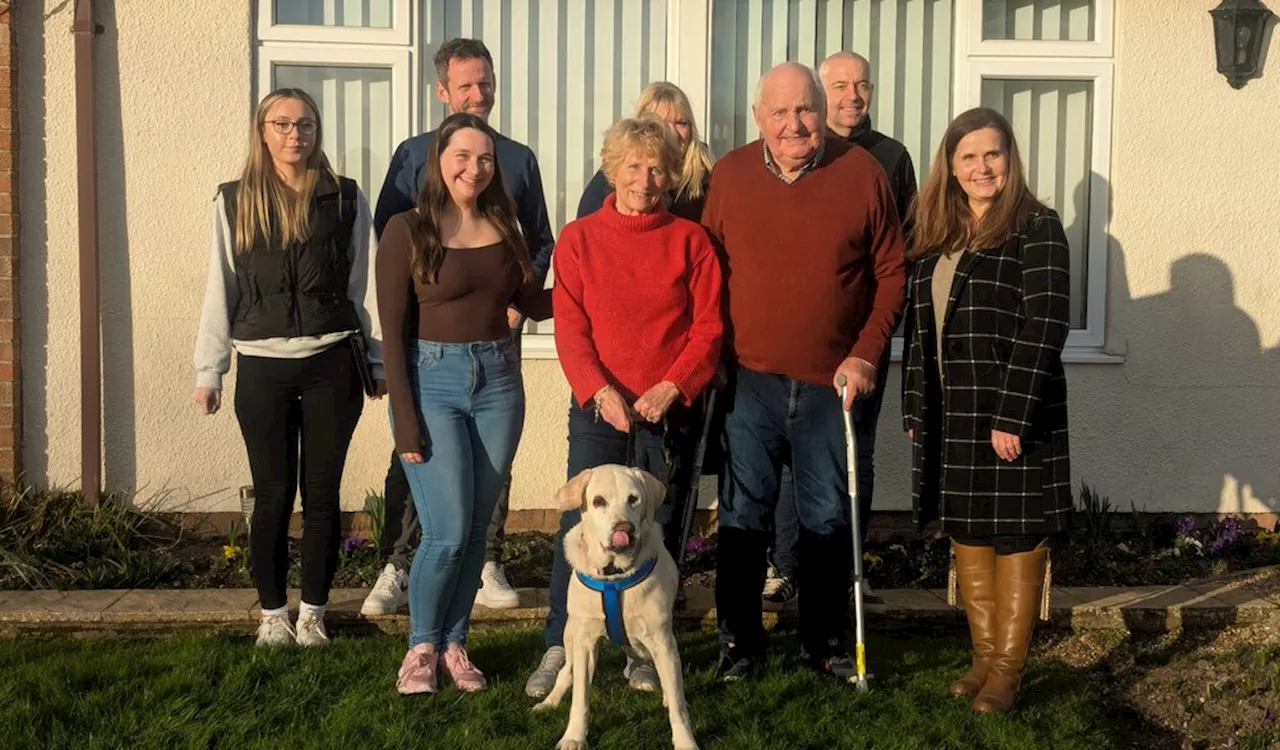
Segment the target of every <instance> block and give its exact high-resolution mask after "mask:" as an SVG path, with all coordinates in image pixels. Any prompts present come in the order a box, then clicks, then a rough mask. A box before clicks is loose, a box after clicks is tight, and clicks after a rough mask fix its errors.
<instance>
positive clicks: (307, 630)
mask: <svg viewBox="0 0 1280 750" xmlns="http://www.w3.org/2000/svg"><path fill="white" fill-rule="evenodd" d="M297 637H298V645H299V646H328V645H329V633H328V631H326V630H325V629H324V618H323V617H316V616H315V615H308V614H301V615H298V636H297Z"/></svg>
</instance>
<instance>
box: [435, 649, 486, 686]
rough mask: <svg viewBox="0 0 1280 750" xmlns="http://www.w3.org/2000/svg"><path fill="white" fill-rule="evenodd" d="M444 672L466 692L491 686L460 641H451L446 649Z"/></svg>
mask: <svg viewBox="0 0 1280 750" xmlns="http://www.w3.org/2000/svg"><path fill="white" fill-rule="evenodd" d="M442 668H443V670H444V674H445V676H446V677H448V678H449V679H450V680H453V684H455V685H457V686H458V689H459V690H461V691H462V692H464V693H474V692H476V691H478V690H484V689H485V688H487V687H489V683H488V682H487V681H485V679H484V674H482V673H481V672H480V670H478V669H476V665H474V664H472V663H471V660H470V659H468V658H467V650H466V649H465V648H463V647H462V644H460V643H450V644H449V645H448V647H447V648H445V650H444V663H443V664H442Z"/></svg>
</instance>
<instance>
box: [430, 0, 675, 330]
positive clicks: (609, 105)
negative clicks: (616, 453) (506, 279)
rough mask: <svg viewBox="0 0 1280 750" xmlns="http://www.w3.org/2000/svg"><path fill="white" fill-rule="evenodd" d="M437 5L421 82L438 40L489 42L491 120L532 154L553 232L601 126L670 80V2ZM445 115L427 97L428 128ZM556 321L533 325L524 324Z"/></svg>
mask: <svg viewBox="0 0 1280 750" xmlns="http://www.w3.org/2000/svg"><path fill="white" fill-rule="evenodd" d="M438 8H439V10H440V11H441V12H440V13H439V14H438V15H437V16H436V17H435V18H434V19H429V20H428V22H427V26H428V30H429V32H428V34H427V38H426V49H424V54H423V58H424V66H425V68H424V71H423V79H424V80H425V81H431V82H434V81H435V71H434V69H433V67H432V62H431V56H432V55H434V54H435V50H436V48H437V47H438V45H439V44H440V43H441V42H443V41H444V40H447V39H451V38H453V37H458V36H463V37H473V38H479V39H483V40H484V41H485V46H487V47H488V48H489V52H490V53H491V54H492V55H493V67H494V71H495V76H496V78H497V103H496V106H495V107H494V109H493V113H492V114H491V115H490V117H489V122H490V123H491V124H493V126H494V127H495V128H496V129H497V130H498V132H500V133H502V134H503V135H505V136H507V137H509V138H513V139H515V140H517V141H519V142H521V143H523V144H525V145H527V146H529V148H531V149H533V152H534V154H535V155H537V157H538V167H539V169H540V170H541V172H542V187H543V192H544V193H545V195H546V199H547V212H548V213H549V214H550V217H551V225H552V229H553V230H554V231H555V232H556V233H557V235H558V233H559V231H560V229H561V228H562V227H563V226H564V225H565V224H567V223H568V222H570V221H572V220H573V219H574V218H575V217H576V214H577V210H578V201H579V200H580V199H581V198H582V191H583V188H585V187H586V185H587V183H588V182H589V181H590V180H591V177H592V175H594V174H595V172H596V170H597V169H599V168H600V164H599V161H600V160H599V153H600V148H601V146H602V145H603V144H604V133H605V131H606V130H607V129H608V128H609V126H610V125H612V124H613V123H614V122H615V121H617V120H618V119H620V118H622V117H625V116H628V115H630V114H632V113H634V111H635V102H636V99H637V98H639V96H640V92H641V91H643V90H644V88H645V86H647V85H649V84H650V83H652V82H654V81H661V80H664V78H665V77H666V70H667V2H666V0H558V2H545V1H543V2H510V0H447V2H444V3H440V4H438ZM437 30H438V33H437ZM446 115H447V111H446V110H445V108H444V107H443V106H442V105H441V104H440V103H439V102H438V101H437V100H436V99H435V98H434V96H431V98H430V100H428V106H427V107H426V111H425V112H424V113H423V120H424V129H431V128H434V127H435V126H436V124H437V123H439V122H440V120H442V119H443V118H444V117H445V116H446ZM549 281H550V280H548V282H549ZM553 326H554V323H553V322H552V321H545V322H542V323H535V322H530V323H529V324H528V325H527V327H526V330H527V331H528V332H530V333H550V332H552V331H553V330H554V327H553Z"/></svg>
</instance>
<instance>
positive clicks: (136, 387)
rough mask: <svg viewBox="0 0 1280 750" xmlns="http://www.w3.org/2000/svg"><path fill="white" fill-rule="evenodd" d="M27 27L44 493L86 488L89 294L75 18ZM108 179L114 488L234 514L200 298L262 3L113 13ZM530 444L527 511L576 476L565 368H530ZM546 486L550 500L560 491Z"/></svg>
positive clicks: (235, 453)
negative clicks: (205, 363) (568, 456)
mask: <svg viewBox="0 0 1280 750" xmlns="http://www.w3.org/2000/svg"><path fill="white" fill-rule="evenodd" d="M39 5H40V4H39V3H38V2H35V3H34V6H35V7H32V8H29V9H28V8H26V7H25V6H24V8H23V10H24V12H23V13H20V14H17V16H18V17H17V21H18V24H19V28H18V37H19V38H18V46H19V52H20V54H21V56H22V58H23V59H24V61H25V62H24V65H23V67H22V70H21V72H20V75H21V79H20V83H19V87H20V100H21V101H20V105H21V108H20V109H21V121H20V130H21V135H22V144H23V150H22V154H21V163H20V166H21V183H20V185H21V192H22V204H21V212H22V213H21V218H22V221H21V231H22V235H21V239H22V252H23V256H24V257H23V265H24V274H23V278H22V305H23V308H22V310H23V315H24V317H25V318H26V321H27V330H28V331H29V333H28V334H27V336H26V338H25V340H24V342H23V352H22V354H23V359H24V367H23V378H24V385H25V388H24V404H25V406H26V419H25V431H26V434H25V445H24V450H23V455H24V459H25V464H26V469H27V476H28V478H29V479H30V480H32V481H34V482H36V483H38V484H45V483H48V484H64V485H70V486H75V485H76V484H78V482H79V476H80V468H79V466H80V465H79V440H80V438H79V435H80V432H79V430H80V414H79V408H78V401H79V393H80V391H79V388H80V380H79V372H80V371H79V301H78V300H79V296H78V295H79V280H78V256H77V234H76V215H77V214H76V155H75V99H74V82H75V77H74V76H75V66H74V46H73V39H72V35H71V34H70V32H69V29H70V26H71V22H72V4H69V3H63V2H61V0H47V2H45V3H44V8H43V11H41V8H40V7H39ZM96 6H97V14H98V20H99V21H100V22H101V23H103V24H104V25H105V26H106V32H105V33H104V34H103V35H102V36H100V37H99V39H98V55H97V65H98V75H97V79H96V84H97V96H98V128H99V139H100V140H99V154H100V159H101V161H100V166H99V180H100V193H101V203H100V206H101V217H102V218H101V237H102V295H103V305H104V311H103V323H102V326H103V345H104V352H105V357H104V367H103V371H104V375H103V380H104V386H103V388H104V389H103V396H104V402H105V404H106V407H105V412H106V413H105V415H104V431H105V439H104V457H105V464H106V466H105V479H106V482H105V486H106V487H108V488H127V487H137V488H139V490H140V492H141V494H142V495H143V496H144V497H146V496H149V495H152V494H154V493H159V492H164V491H167V492H168V494H167V495H166V496H165V498H164V501H165V505H166V507H168V508H172V509H180V508H185V509H189V510H193V511H218V510H224V511H226V510H234V509H236V508H237V507H238V506H237V504H236V503H237V501H236V499H235V488H236V487H238V486H239V485H241V484H248V483H249V474H248V464H247V461H246V460H245V457H244V447H243V443H242V442H241V438H240V433H239V429H238V427H237V424H236V420H235V415H234V411H233V409H232V402H231V400H232V397H233V394H234V389H235V378H234V368H233V372H232V375H231V377H229V378H228V379H227V382H226V387H227V390H226V394H225V396H226V399H225V402H224V408H223V410H222V411H221V412H220V413H219V414H217V415H216V416H213V417H209V418H202V417H200V416H199V415H198V414H197V412H196V410H195V406H194V404H192V403H191V401H190V399H189V394H190V392H191V388H192V385H193V377H194V374H193V372H192V369H191V348H192V344H193V342H194V337H195V329H196V325H197V323H198V316H199V307H200V300H201V298H202V295H203V290H204V278H205V263H206V259H205V254H206V252H207V248H208V238H209V226H210V205H211V204H210V201H211V200H212V197H213V193H214V189H215V187H216V186H217V184H218V183H219V182H222V181H224V180H228V179H233V178H234V177H235V176H236V172H237V170H238V169H239V165H240V163H241V160H242V158H243V154H244V148H245V139H246V136H247V123H248V119H249V116H250V113H251V112H252V107H253V104H254V102H253V100H252V93H253V92H252V81H253V75H254V67H253V66H254V63H253V53H252V46H251V41H252V38H253V34H252V20H251V19H252V17H251V10H250V0H221V1H220V2H217V3H188V2H180V1H179V0H159V1H157V0H147V1H146V2H144V1H143V0H115V2H112V0H99V2H97V3H96ZM528 388H529V393H530V404H529V418H528V429H527V431H526V437H525V443H524V448H523V449H522V451H521V454H520V457H519V461H518V464H517V469H516V481H517V485H516V490H515V493H514V499H515V506H516V507H527V506H529V505H530V504H536V501H537V500H540V499H541V498H544V497H546V496H548V495H549V492H550V491H553V490H554V488H555V487H556V486H558V482H562V481H563V478H564V465H565V442H564V404H566V403H567V398H568V395H567V393H568V391H567V387H566V386H565V385H564V382H563V377H562V376H561V375H560V370H559V366H558V365H557V363H555V362H531V363H529V367H528ZM384 404H385V402H382V403H379V404H372V403H367V405H366V409H365V414H364V416H363V417H362V419H361V422H360V426H359V428H358V430H357V432H356V435H355V438H354V443H353V446H352V450H351V454H350V459H349V461H348V465H347V472H346V480H345V483H344V505H345V506H346V507H348V508H351V509H355V508H359V507H362V503H363V497H364V490H365V489H366V488H370V487H377V488H379V489H380V488H381V486H382V478H383V475H384V473H385V470H386V466H387V459H388V456H389V454H390V447H391V443H390V438H389V430H388V427H387V417H386V410H385V406H384ZM548 488H550V489H548Z"/></svg>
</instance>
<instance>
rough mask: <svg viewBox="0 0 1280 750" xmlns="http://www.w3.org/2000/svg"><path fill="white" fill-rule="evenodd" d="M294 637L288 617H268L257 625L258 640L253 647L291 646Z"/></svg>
mask: <svg viewBox="0 0 1280 750" xmlns="http://www.w3.org/2000/svg"><path fill="white" fill-rule="evenodd" d="M295 638H296V635H295V634H294V632H293V626H292V625H290V624H289V616H288V615H268V616H266V617H263V618H262V623H261V624H260V625H258V640H257V642H256V643H255V644H254V645H255V646H291V645H293V643H294V640H295Z"/></svg>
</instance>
